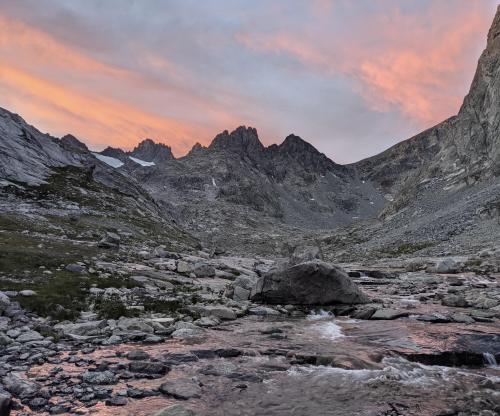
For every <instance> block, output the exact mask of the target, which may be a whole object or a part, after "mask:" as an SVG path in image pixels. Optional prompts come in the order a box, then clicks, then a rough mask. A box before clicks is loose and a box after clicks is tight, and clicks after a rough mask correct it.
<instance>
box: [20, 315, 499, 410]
mask: <svg viewBox="0 0 500 416" xmlns="http://www.w3.org/2000/svg"><path fill="white" fill-rule="evenodd" d="M498 340H500V333H499V331H498V328H497V327H496V326H495V325H494V324H487V323H485V324H479V323H478V324H474V325H469V326H467V325H463V324H444V325H440V324H434V325H430V324H428V323H422V322H418V321H416V320H413V319H411V318H406V319H399V320H396V321H356V320H352V319H342V318H335V317H333V316H332V315H331V314H329V313H327V312H319V313H317V314H313V315H309V316H308V317H307V318H306V319H270V318H259V317H246V318H242V319H239V320H236V321H232V322H229V323H227V324H224V325H222V326H221V327H219V328H217V329H212V330H208V331H207V332H206V334H205V336H204V337H203V338H202V339H193V340H190V341H175V340H171V341H167V342H164V343H162V344H157V345H131V344H128V345H127V344H125V345H117V346H110V347H101V348H99V349H97V350H96V351H95V352H94V353H92V354H90V355H87V356H86V358H87V359H89V360H94V361H95V362H96V363H99V362H102V361H107V362H110V363H113V362H114V363H118V362H123V361H124V360H125V358H123V357H124V355H125V354H126V353H127V352H128V351H130V350H132V349H136V348H138V347H140V348H141V349H143V350H144V351H146V352H148V353H149V354H150V355H151V356H153V357H156V358H158V359H164V358H165V357H167V356H172V355H176V354H177V355H178V354H193V353H195V354H199V351H216V350H217V349H220V348H224V349H233V350H236V351H238V352H239V354H238V355H237V356H234V357H227V358H219V357H215V358H214V357H211V358H200V359H198V360H195V361H193V362H188V363H181V364H179V365H174V366H173V367H172V371H171V372H170V373H168V374H167V375H165V376H163V377H161V378H158V379H150V380H145V379H140V380H134V379H132V380H123V381H120V382H119V383H118V384H117V385H114V386H113V390H114V391H120V390H123V389H126V388H130V387H131V386H132V387H136V388H142V389H151V390H154V389H156V388H158V387H159V386H160V385H161V384H162V383H163V382H165V381H168V380H184V381H185V380H188V381H194V382H196V383H199V384H200V385H201V392H202V394H201V395H200V397H197V398H192V399H190V400H188V401H186V402H183V403H184V404H185V406H186V407H189V408H192V409H193V410H195V411H196V412H197V414H199V415H211V416H233V415H234V416H246V415H248V416H255V415H262V416H291V415H296V416H307V415H316V416H323V415H325V416H327V415H331V416H337V415H338V416H349V415H360V416H365V415H366V416H394V415H405V416H411V415H418V416H436V415H463V416H468V415H475V414H479V413H477V412H476V410H477V409H481V410H483V409H495V406H497V407H498V406H499V405H500V393H499V391H500V369H499V368H498V366H496V358H495V355H496V356H498V354H500V343H499V342H498ZM466 347H467V348H469V349H471V351H469V354H468V355H467V354H466V355H464V356H463V357H462V356H461V355H457V356H455V355H452V357H453V358H454V359H461V360H463V361H461V362H457V361H453V363H456V364H458V366H455V367H454V366H451V365H427V364H426V363H425V362H426V360H427V359H428V358H426V357H433V358H432V360H434V361H438V362H439V361H440V360H442V361H443V362H444V363H447V362H448V361H449V359H450V354H451V352H453V351H454V348H458V350H460V351H462V352H463V350H464V348H466ZM495 348H496V349H495ZM474 351H476V353H474ZM476 355H477V356H479V357H480V361H481V363H480V364H479V365H476V364H477V362H476V360H475V357H476ZM457 357H458V358H457ZM483 360H484V362H485V363H486V364H487V366H484V365H483ZM54 366H55V365H52V366H51V365H50V364H45V365H44V366H41V367H35V368H34V369H32V371H31V374H30V376H31V377H35V376H40V375H42V374H47V372H48V371H50V368H51V367H54ZM59 366H60V364H59ZM64 370H65V371H66V372H67V374H68V375H71V377H72V379H74V380H75V383H76V382H77V380H78V378H77V376H78V374H79V373H81V372H82V371H84V368H79V367H76V366H74V365H72V364H68V363H65V364H64ZM173 402H175V400H173V399H172V398H169V397H166V396H162V395H160V396H155V397H149V398H145V399H141V400H138V399H137V400H132V399H130V400H129V403H128V404H127V406H124V407H120V408H117V407H106V406H104V404H103V403H98V404H97V405H96V406H94V407H90V408H85V407H84V406H82V409H81V410H82V414H85V413H86V414H96V415H97V414H99V415H123V416H125V415H150V414H153V413H154V412H156V411H158V410H159V409H161V408H163V407H165V406H167V405H168V404H170V403H173ZM460 411H462V413H460ZM492 411H493V410H492ZM19 414H20V413H19ZM494 414H495V413H488V415H494Z"/></svg>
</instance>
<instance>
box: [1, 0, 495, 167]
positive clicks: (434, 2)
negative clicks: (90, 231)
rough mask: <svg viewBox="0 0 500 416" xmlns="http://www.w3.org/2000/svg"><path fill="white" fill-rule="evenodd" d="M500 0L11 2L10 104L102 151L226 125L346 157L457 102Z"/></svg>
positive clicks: (182, 149) (188, 137) (432, 120)
mask: <svg viewBox="0 0 500 416" xmlns="http://www.w3.org/2000/svg"><path fill="white" fill-rule="evenodd" d="M496 4H497V2H496V0H356V1H351V0H308V1H307V0H286V1H284V0H202V1H198V0H148V1H143V0H128V1H124V0H1V1H0V106H1V107H4V108H7V109H8V110H10V111H13V112H16V113H19V114H20V115H21V116H22V117H23V118H24V119H25V120H26V121H28V122H29V123H30V124H33V125H34V126H36V127H37V128H39V129H40V130H41V131H43V132H48V133H50V134H52V135H55V136H58V137H60V136H63V135H65V134H67V133H71V134H73V135H75V136H77V137H78V138H80V139H81V140H82V141H84V142H85V143H87V145H88V146H89V147H90V148H92V149H95V150H102V149H103V148H104V147H106V146H108V145H111V146H115V147H122V148H125V149H131V148H133V147H134V146H135V145H136V144H137V143H138V142H139V141H141V140H142V139H144V138H152V139H154V140H156V141H160V142H163V143H166V144H168V145H170V146H171V147H172V150H173V152H174V154H175V155H176V156H182V155H184V154H185V153H187V152H188V151H189V149H190V148H191V147H192V146H193V145H194V144H195V143H196V142H199V143H201V144H204V145H207V144H209V143H210V141H211V140H212V139H213V137H215V135H216V134H217V133H219V132H221V131H222V130H226V129H227V130H230V131H231V130H233V129H235V128H236V127H238V126H240V125H246V126H252V127H255V128H257V130H258V132H259V137H260V138H261V140H262V142H263V143H265V144H267V145H269V144H271V143H280V142H282V141H283V139H284V138H285V137H286V136H287V135H288V134H291V133H294V134H296V135H298V136H301V137H302V138H303V139H304V140H306V141H308V142H310V143H311V144H313V145H314V146H315V147H316V148H317V149H319V150H320V151H321V152H323V153H325V154H326V155H327V156H329V157H330V158H331V159H333V160H334V161H336V162H338V163H350V162H354V161H357V160H360V159H362V158H365V157H368V156H372V155H374V154H376V153H379V152H380V151H382V150H384V149H386V148H388V147H389V146H391V145H393V144H395V143H397V142H399V141H401V140H404V139H406V138H408V137H411V136H412V135H414V134H416V133H418V132H420V131H422V130H424V129H426V128H428V127H431V126H432V125H434V124H436V123H438V122H440V121H442V120H444V119H446V118H448V117H449V116H451V115H454V114H456V113H457V112H458V110H459V108H460V105H461V103H462V100H463V97H464V95H465V94H466V93H467V91H468V88H469V85H470V83H471V81H472V78H473V75H474V71H475V67H476V63H477V59H478V58H479V56H480V53H481V51H482V50H483V49H484V47H485V45H486V35H487V32H488V28H489V26H490V24H491V21H492V20H493V16H494V13H495V10H496Z"/></svg>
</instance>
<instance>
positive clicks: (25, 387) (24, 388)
mask: <svg viewBox="0 0 500 416" xmlns="http://www.w3.org/2000/svg"><path fill="white" fill-rule="evenodd" d="M2 383H3V386H4V388H5V390H7V391H8V392H9V393H11V394H13V395H15V396H17V397H19V398H21V399H23V398H30V397H34V396H35V395H36V394H37V393H38V391H39V390H40V387H39V385H38V384H36V383H33V382H31V381H28V380H26V379H24V378H23V376H22V375H21V374H20V373H15V372H12V373H9V374H8V375H6V376H5V377H4V378H3V379H2Z"/></svg>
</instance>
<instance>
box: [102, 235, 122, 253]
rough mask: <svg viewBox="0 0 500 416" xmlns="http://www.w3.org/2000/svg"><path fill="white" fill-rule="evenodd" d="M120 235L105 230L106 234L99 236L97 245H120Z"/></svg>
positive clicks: (104, 246) (106, 246) (107, 246)
mask: <svg viewBox="0 0 500 416" xmlns="http://www.w3.org/2000/svg"><path fill="white" fill-rule="evenodd" d="M120 240H121V239H120V236H119V235H118V234H116V233H112V232H109V231H108V232H106V234H105V235H104V236H103V237H102V238H101V240H100V241H99V243H97V247H99V248H106V249H113V248H115V249H116V248H119V247H120Z"/></svg>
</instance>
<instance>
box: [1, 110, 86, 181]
mask: <svg viewBox="0 0 500 416" xmlns="http://www.w3.org/2000/svg"><path fill="white" fill-rule="evenodd" d="M67 165H71V166H82V165H83V159H82V157H81V155H80V154H79V153H74V152H73V151H71V150H68V149H66V148H65V147H63V146H62V143H61V141H60V140H59V139H56V138H55V137H51V136H49V135H48V134H43V133H41V132H39V131H38V130H37V129H35V128H34V127H33V126H30V125H29V124H28V123H26V122H25V121H24V120H23V119H22V118H21V117H20V116H18V115H17V114H13V113H11V112H9V111H7V110H5V109H2V108H0V178H3V179H7V180H10V181H17V182H23V183H27V184H29V185H39V184H41V183H44V182H45V180H46V179H47V177H48V176H50V174H51V173H52V168H56V167H62V166H67Z"/></svg>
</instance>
